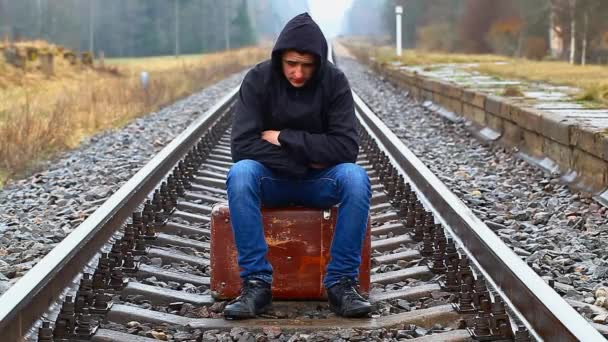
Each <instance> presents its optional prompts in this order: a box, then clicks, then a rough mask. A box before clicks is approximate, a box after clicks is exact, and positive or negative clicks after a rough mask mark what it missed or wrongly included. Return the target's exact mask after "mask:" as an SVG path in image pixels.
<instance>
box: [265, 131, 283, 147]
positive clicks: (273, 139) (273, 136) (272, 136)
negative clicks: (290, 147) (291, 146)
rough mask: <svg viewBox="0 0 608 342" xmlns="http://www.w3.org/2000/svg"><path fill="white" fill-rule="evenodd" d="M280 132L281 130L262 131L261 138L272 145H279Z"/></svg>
mask: <svg viewBox="0 0 608 342" xmlns="http://www.w3.org/2000/svg"><path fill="white" fill-rule="evenodd" d="M280 133H281V131H264V132H262V140H266V141H268V142H269V143H271V144H273V145H277V146H281V144H280V143H279V134H280Z"/></svg>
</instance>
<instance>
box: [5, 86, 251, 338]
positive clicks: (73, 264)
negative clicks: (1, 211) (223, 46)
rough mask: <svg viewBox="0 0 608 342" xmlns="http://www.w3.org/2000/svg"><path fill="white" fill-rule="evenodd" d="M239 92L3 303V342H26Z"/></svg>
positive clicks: (173, 144) (220, 104) (127, 186)
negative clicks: (81, 274)
mask: <svg viewBox="0 0 608 342" xmlns="http://www.w3.org/2000/svg"><path fill="white" fill-rule="evenodd" d="M238 89H239V88H238V87H236V88H234V89H233V90H231V91H230V92H229V93H228V94H227V95H226V96H224V97H223V98H222V99H221V100H220V101H219V102H218V103H217V104H215V105H214V106H213V107H212V108H210V109H209V110H208V111H206V112H205V113H204V114H203V115H202V116H201V117H200V118H199V119H197V120H195V121H194V122H193V123H192V124H191V125H190V126H188V128H187V129H186V130H185V131H184V132H182V133H181V134H180V135H178V136H177V137H176V138H175V139H173V141H171V142H170V143H169V144H168V145H167V146H166V147H165V148H163V149H162V150H161V151H160V152H159V153H158V154H157V155H155V156H154V157H153V158H152V159H151V160H150V161H149V162H148V163H147V164H146V165H145V166H144V167H143V168H142V169H141V170H140V171H139V172H137V173H136V174H135V175H134V176H133V177H132V178H131V179H129V181H127V182H126V183H125V184H124V185H123V186H122V187H121V188H120V189H118V191H116V193H114V194H113V195H112V196H111V197H110V198H109V199H108V200H107V201H106V202H104V203H103V204H102V205H101V206H100V207H99V208H98V209H97V210H96V211H95V212H93V214H91V216H89V217H88V218H87V219H86V220H85V221H84V222H83V223H82V224H80V225H79V226H78V227H77V228H76V229H75V230H74V231H73V232H72V233H71V234H70V235H68V236H67V237H66V238H65V239H64V240H63V241H61V242H60V243H59V244H58V245H57V246H55V248H53V249H52V250H51V251H50V252H49V254H47V255H46V256H45V257H44V258H42V259H41V260H40V262H38V264H36V266H34V267H33V268H32V269H31V270H30V271H29V272H27V273H26V274H25V275H24V276H23V278H21V279H19V281H18V282H17V283H16V284H14V285H13V286H12V287H11V288H10V289H9V290H8V291H7V292H6V293H4V295H3V296H1V297H0V336H2V338H1V339H2V340H3V341H22V340H24V338H25V336H26V335H27V333H28V331H29V330H30V329H31V327H32V326H33V325H34V324H35V322H36V321H37V320H39V319H40V317H41V316H42V315H43V314H44V313H45V312H47V310H48V309H49V308H50V307H51V306H52V305H53V304H54V303H55V302H56V301H57V300H58V296H59V294H60V293H61V292H62V290H63V289H64V288H66V287H67V286H68V285H69V284H70V282H72V280H73V279H74V278H75V277H77V276H78V275H79V273H80V272H82V269H83V268H84V266H85V265H86V264H87V263H88V262H89V261H90V260H91V259H92V258H93V257H95V255H97V254H98V253H99V251H100V250H101V248H102V247H103V245H104V244H105V243H107V241H108V239H109V238H110V236H111V235H112V234H113V233H114V232H115V231H116V230H117V228H118V227H120V226H121V225H122V224H123V223H124V222H125V221H126V219H127V218H128V217H130V215H131V213H132V212H133V211H135V210H136V209H137V207H138V206H139V205H140V204H141V203H142V202H143V201H144V200H145V199H146V197H147V196H148V195H149V193H150V192H151V191H153V190H154V188H155V187H157V185H158V184H159V183H160V182H161V181H162V180H163V179H164V177H165V176H166V175H167V174H168V172H170V171H171V169H172V168H173V167H174V166H175V165H176V164H177V163H178V162H179V160H180V159H181V158H182V157H183V156H184V155H185V154H186V153H187V152H188V151H189V150H190V149H191V148H192V147H193V146H194V145H195V144H196V143H197V142H198V140H199V138H200V137H201V136H202V135H203V134H205V132H206V130H207V129H209V128H210V127H211V125H212V124H213V122H215V121H216V120H217V119H218V118H220V117H221V116H222V115H223V114H224V113H226V112H227V111H229V110H231V108H232V106H233V104H234V101H235V100H236V96H237V93H238Z"/></svg>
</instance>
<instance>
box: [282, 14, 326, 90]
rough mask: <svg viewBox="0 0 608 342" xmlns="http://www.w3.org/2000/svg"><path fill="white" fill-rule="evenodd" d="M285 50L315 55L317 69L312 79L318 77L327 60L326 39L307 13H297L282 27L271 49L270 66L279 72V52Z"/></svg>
mask: <svg viewBox="0 0 608 342" xmlns="http://www.w3.org/2000/svg"><path fill="white" fill-rule="evenodd" d="M285 50H296V51H298V52H308V53H312V54H313V55H315V57H316V64H317V69H316V70H315V76H314V77H313V79H318V78H319V75H321V74H322V73H323V71H324V69H325V63H326V61H327V41H326V40H325V36H324V35H323V32H321V29H320V28H319V25H317V23H315V21H314V20H312V18H311V17H310V15H308V13H302V14H298V15H297V16H295V17H293V18H292V19H291V20H290V21H289V22H288V23H287V24H286V25H285V27H284V28H283V31H281V34H280V35H279V38H277V42H276V43H275V44H274V48H273V49H272V66H273V68H274V69H275V70H277V71H278V72H279V73H281V74H282V72H281V53H282V52H283V51H285Z"/></svg>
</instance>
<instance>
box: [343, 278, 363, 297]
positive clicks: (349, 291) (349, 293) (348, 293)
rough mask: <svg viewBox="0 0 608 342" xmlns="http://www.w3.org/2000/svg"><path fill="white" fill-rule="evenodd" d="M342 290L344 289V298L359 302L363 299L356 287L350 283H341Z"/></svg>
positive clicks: (346, 281)
mask: <svg viewBox="0 0 608 342" xmlns="http://www.w3.org/2000/svg"><path fill="white" fill-rule="evenodd" d="M340 283H341V284H340V285H341V286H342V288H343V289H344V294H343V296H344V297H346V298H347V299H351V300H359V299H360V298H361V296H360V295H359V293H358V292H357V290H355V287H354V286H353V284H352V283H351V282H350V281H348V280H345V281H341V282H340Z"/></svg>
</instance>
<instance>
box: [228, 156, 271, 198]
mask: <svg viewBox="0 0 608 342" xmlns="http://www.w3.org/2000/svg"><path fill="white" fill-rule="evenodd" d="M263 168H264V166H263V165H262V164H261V163H259V162H257V161H255V160H251V159H243V160H240V161H238V162H236V163H235V164H234V165H232V167H231V168H230V171H228V177H227V178H226V187H227V189H228V191H229V192H234V193H239V192H240V191H246V190H252V189H257V188H259V187H258V182H259V178H260V174H261V172H262V170H263Z"/></svg>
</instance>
